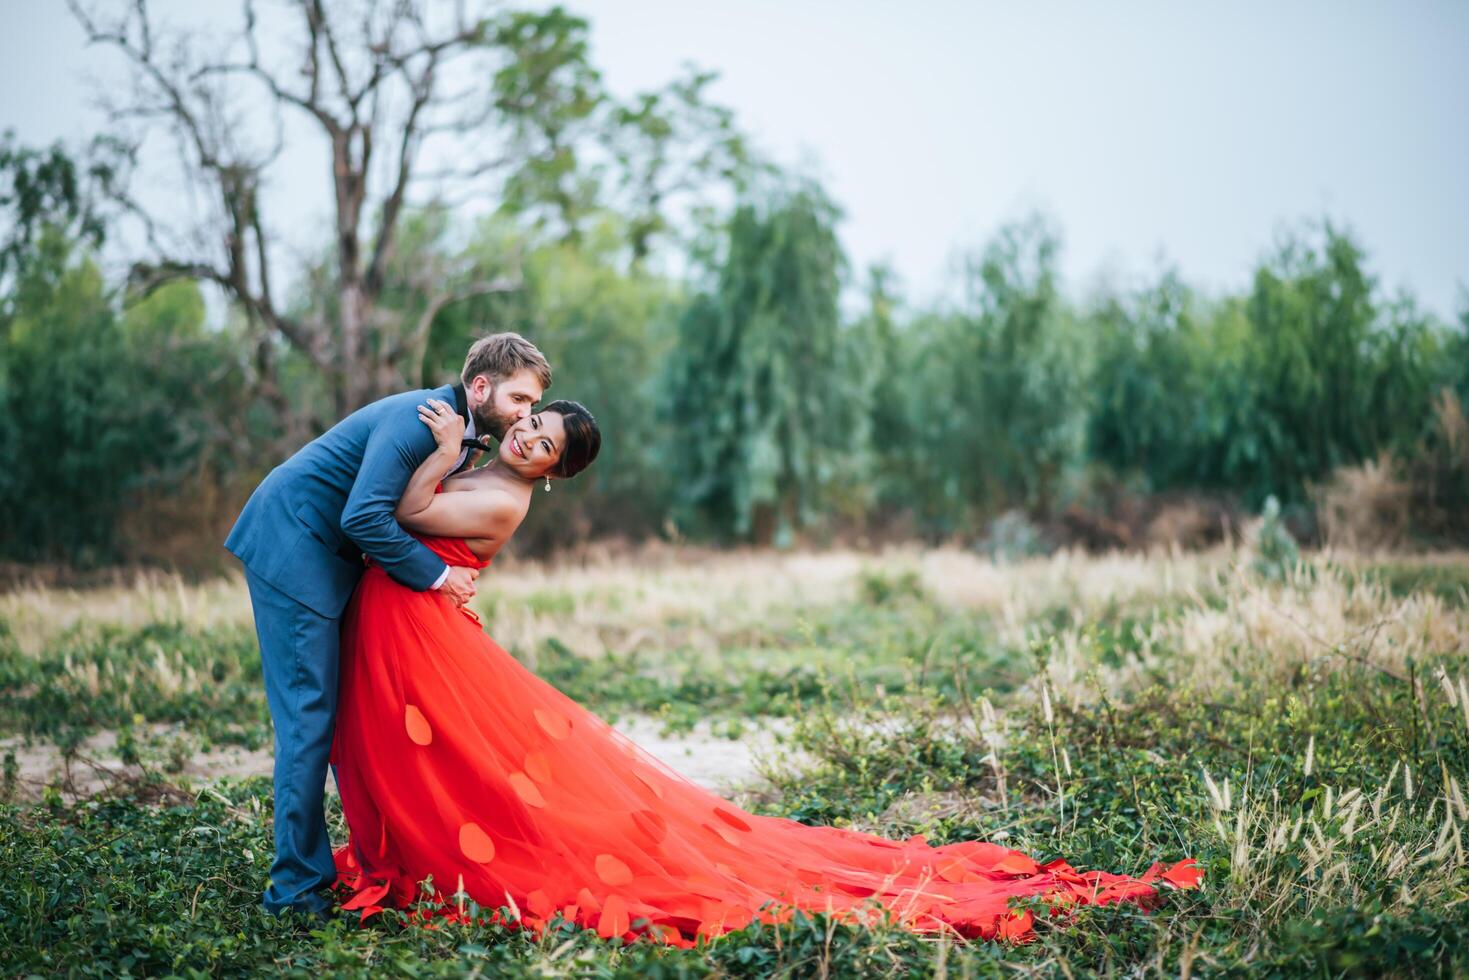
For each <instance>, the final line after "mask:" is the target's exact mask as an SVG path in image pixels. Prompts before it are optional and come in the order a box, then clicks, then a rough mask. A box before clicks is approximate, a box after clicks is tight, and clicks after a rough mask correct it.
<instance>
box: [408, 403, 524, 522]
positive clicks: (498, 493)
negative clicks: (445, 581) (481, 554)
mask: <svg viewBox="0 0 1469 980" xmlns="http://www.w3.org/2000/svg"><path fill="white" fill-rule="evenodd" d="M418 417H419V419H420V420H421V421H422V422H423V424H424V425H426V426H428V427H429V428H430V429H431V430H433V434H434V441H435V442H436V443H438V448H437V449H435V450H434V451H433V452H432V453H431V454H429V457H428V459H426V460H424V461H423V462H422V463H421V464H419V467H418V469H416V470H414V471H413V476H412V477H410V478H409V480H408V486H407V488H406V489H405V490H404V491H403V497H402V499H401V500H399V501H398V509H397V511H396V512H395V513H394V515H393V516H394V517H396V518H397V519H398V523H399V524H401V525H403V527H405V528H407V529H408V530H410V531H416V532H418V533H419V534H435V535H439V536H440V537H446V538H483V539H488V540H498V541H503V540H505V538H508V537H509V536H510V535H511V534H513V533H514V531H515V528H516V527H517V526H519V524H520V520H521V518H522V517H524V516H525V507H524V504H523V502H521V501H518V500H516V499H515V497H514V496H512V495H511V494H510V493H508V492H507V491H505V490H501V489H498V488H495V487H484V488H480V489H475V490H456V491H454V492H453V493H434V489H435V488H436V487H438V485H439V483H440V481H442V480H443V479H444V477H446V476H448V475H449V474H450V473H452V472H453V471H454V464H455V463H457V462H458V461H459V447H460V443H461V441H462V440H463V438H464V419H462V418H460V417H459V413H458V412H456V411H454V409H453V408H452V407H451V406H449V405H446V404H445V403H443V402H441V401H439V400H438V399H435V398H430V399H429V400H428V405H427V406H424V405H420V406H418Z"/></svg>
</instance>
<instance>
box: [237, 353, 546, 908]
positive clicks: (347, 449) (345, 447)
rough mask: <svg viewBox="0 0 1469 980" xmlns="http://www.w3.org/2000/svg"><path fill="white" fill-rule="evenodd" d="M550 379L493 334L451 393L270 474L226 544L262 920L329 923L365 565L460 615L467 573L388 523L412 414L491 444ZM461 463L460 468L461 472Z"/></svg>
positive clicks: (356, 422)
mask: <svg viewBox="0 0 1469 980" xmlns="http://www.w3.org/2000/svg"><path fill="white" fill-rule="evenodd" d="M550 384H551V369H550V367H549V366H548V365H547V363H546V359H545V357H544V356H542V354H541V352H540V351H539V350H537V349H536V347H535V345H534V344H532V343H530V341H528V340H526V339H525V338H523V337H521V336H520V335H518V334H513V333H501V334H493V335H491V336H488V337H485V338H483V339H481V340H479V341H478V342H476V343H475V344H474V346H473V347H471V348H470V349H469V354H468V356H467V357H466V358H465V361H464V370H463V372H462V373H461V383H460V384H454V385H444V386H443V387H441V388H435V389H429V390H421V391H408V392H403V393H402V394H397V395H390V396H388V397H387V398H383V399H381V400H380V401H376V402H373V403H372V404H371V405H367V406H366V407H364V408H361V409H358V410H357V411H356V412H353V413H352V414H351V415H349V416H347V417H346V418H345V419H343V420H342V421H341V422H338V423H337V424H336V425H335V426H333V427H332V428H331V429H330V430H328V431H327V432H326V433H325V434H323V435H322V436H320V437H318V438H317V439H315V440H313V441H312V442H310V443H308V444H307V445H306V446H304V447H303V448H302V449H301V450H300V451H299V452H297V453H296V454H295V455H294V456H292V457H291V458H290V459H288V460H286V461H285V462H284V463H282V464H281V465H279V466H277V467H276V468H275V469H274V470H272V471H271V472H270V475H268V476H267V477H266V478H265V480H264V481H263V482H262V483H261V484H260V486H259V487H257V488H256V490H255V492H254V493H253V494H252V495H251V496H250V500H249V501H248V502H247V503H246V504H245V509H244V510H243V511H241V512H240V517H239V519H238V520H237V521H236V522H235V526H234V528H233V529H232V530H231V531H230V534H229V537H228V538H227V539H226V540H225V547H226V548H228V549H229V550H230V552H231V553H233V554H234V555H235V556H236V557H237V558H239V559H240V561H242V562H244V564H245V582H246V584H247V585H248V586H249V589H250V604H251V607H252V608H253V609H254V613H255V632H256V635H257V636H258V637H259V639H260V660H261V666H262V668H263V670H264V674H265V696H266V701H267V702H268V704H269V705H270V717H271V720H272V721H273V722H274V724H275V848H276V853H275V862H274V863H273V864H272V865H271V868H270V882H269V884H268V886H267V887H266V889H265V894H264V897H263V904H264V906H265V908H266V909H267V910H268V911H270V912H272V913H276V914H279V913H281V912H283V911H285V910H286V909H291V908H294V909H297V910H299V911H301V912H303V913H305V914H307V915H312V916H317V917H326V916H329V915H330V911H331V902H330V900H329V899H328V898H327V897H325V896H323V895H320V894H318V892H319V891H320V890H321V889H323V888H325V887H327V886H330V885H331V884H332V883H333V882H334V881H335V880H336V868H335V866H334V865H333V863H332V849H331V841H330V839H329V837H328V835H327V829H326V817H325V813H324V799H323V795H324V792H325V787H326V770H327V763H328V760H329V756H330V754H331V746H332V733H333V729H334V726H335V723H336V715H337V675H338V654H339V651H338V646H339V637H340V627H341V618H342V612H343V611H344V610H345V609H346V606H347V600H348V599H350V598H351V597H352V591H353V589H355V588H356V586H357V580H358V578H359V577H360V576H361V574H362V568H363V562H362V557H363V555H364V554H365V555H366V556H367V557H368V558H371V559H372V560H373V561H374V562H375V563H376V564H378V565H380V566H381V567H382V568H383V570H384V571H386V572H387V573H388V574H389V575H391V576H392V577H393V578H394V579H396V580H397V581H398V582H401V583H402V584H403V585H406V586H408V587H409V588H412V589H417V590H419V591H425V590H428V589H437V590H439V591H441V592H443V593H444V594H445V595H446V596H447V597H448V598H449V599H450V600H451V601H453V602H455V603H457V604H459V605H463V604H464V603H466V602H468V601H469V600H470V599H471V598H473V596H474V579H475V576H476V575H477V574H478V572H477V570H475V569H470V568H462V567H452V568H451V567H449V566H447V565H445V564H444V562H443V561H442V560H440V559H439V557H438V556H437V555H435V554H434V553H433V552H432V551H430V550H429V549H428V548H426V547H425V546H424V545H423V544H422V543H420V542H419V541H417V540H416V539H414V538H413V537H411V536H410V535H409V534H408V533H407V532H406V531H404V530H403V529H402V528H401V527H399V526H398V523H397V522H396V521H395V520H394V519H393V511H394V510H395V509H396V508H397V505H398V499H399V498H400V497H401V496H402V495H403V489H404V487H406V486H407V485H408V478H409V477H410V476H412V475H413V471H414V470H415V469H417V468H418V466H419V464H420V463H422V462H423V461H424V460H425V459H426V458H428V456H429V454H430V453H432V452H433V451H434V445H435V444H434V437H433V433H432V432H430V431H429V429H428V427H427V426H425V425H424V424H423V423H422V422H420V421H419V420H418V410H417V406H418V405H420V404H422V403H423V402H424V399H426V398H439V399H442V400H443V401H446V402H451V403H452V404H455V405H457V406H458V408H459V413H460V414H461V415H463V416H464V418H465V436H466V437H468V438H470V439H477V438H478V437H482V436H485V435H489V436H493V437H494V438H496V439H499V438H501V437H502V436H503V435H504V434H505V430H506V429H507V428H509V427H510V426H511V425H513V424H514V423H515V422H517V421H519V420H520V419H523V418H525V417H526V416H527V415H529V414H530V413H531V409H532V408H533V406H534V405H535V403H536V402H537V401H539V400H540V398H541V394H542V392H544V390H545V389H546V388H548V387H550ZM468 462H469V460H468V457H467V450H466V455H465V456H461V459H460V466H461V467H463V466H464V465H466V464H467V463H468Z"/></svg>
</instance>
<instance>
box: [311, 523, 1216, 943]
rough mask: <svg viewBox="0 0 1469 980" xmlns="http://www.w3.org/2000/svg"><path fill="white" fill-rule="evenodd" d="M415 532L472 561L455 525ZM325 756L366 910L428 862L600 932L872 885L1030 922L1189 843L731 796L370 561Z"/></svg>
mask: <svg viewBox="0 0 1469 980" xmlns="http://www.w3.org/2000/svg"><path fill="white" fill-rule="evenodd" d="M424 543H425V544H427V545H428V546H429V547H430V548H432V549H433V550H434V551H435V552H436V553H437V554H438V555H440V556H441V557H442V558H443V559H444V560H445V561H446V562H448V563H450V564H455V565H471V566H479V567H482V566H483V565H485V564H487V563H486V562H481V561H479V560H478V559H477V558H475V557H474V555H473V554H472V553H471V552H470V551H469V549H468V547H466V546H465V544H464V542H462V541H459V540H450V539H444V538H426V539H424ZM332 760H333V761H334V762H335V763H336V767H337V768H336V775H337V784H338V786H339V787H340V790H341V796H342V809H343V810H344V811H345V814H346V819H347V825H348V827H349V830H350V839H349V841H348V843H347V844H346V845H345V846H344V847H342V848H340V849H339V850H338V851H337V852H336V863H337V870H338V872H339V887H340V888H341V889H343V890H344V891H345V892H346V893H347V894H346V896H345V901H344V902H343V907H344V908H347V909H361V910H362V913H363V917H364V918H365V917H366V916H367V915H369V914H371V913H372V912H374V911H377V910H379V909H380V908H382V907H384V906H389V905H391V906H396V907H403V906H405V905H407V904H409V903H410V902H412V901H415V900H416V899H418V898H419V897H421V896H420V895H419V887H418V883H419V882H420V881H422V880H423V879H425V878H427V877H428V876H430V875H432V876H433V888H434V892H435V897H436V898H437V899H438V900H439V901H441V902H444V903H445V905H444V910H445V913H446V914H450V915H452V914H454V905H453V901H452V898H451V896H453V895H454V893H455V892H456V890H458V889H459V888H460V882H461V880H462V883H463V884H462V888H463V891H464V892H465V893H467V895H468V896H469V897H470V898H472V899H473V900H474V901H476V902H478V903H479V904H480V905H481V906H485V907H488V908H492V909H493V908H496V907H499V906H502V905H505V906H510V905H512V903H513V906H514V907H515V908H517V909H518V910H519V912H520V915H521V921H522V923H523V924H524V925H527V926H529V927H531V928H534V929H539V928H540V927H541V926H543V925H544V924H545V923H546V922H548V921H549V920H550V919H551V918H552V917H553V916H554V915H555V914H556V913H558V912H559V913H560V914H561V915H562V916H563V917H564V918H566V919H568V920H570V921H574V922H577V923H580V924H582V925H585V926H587V927H589V928H594V929H596V930H597V931H598V932H599V933H600V934H601V935H603V936H607V937H611V936H623V937H625V938H633V937H635V936H638V935H644V936H648V937H651V938H653V939H656V940H658V941H661V942H669V943H676V944H680V945H687V944H690V943H691V942H693V941H695V940H697V939H698V938H699V937H701V936H713V935H718V934H720V933H723V932H726V931H728V930H731V929H738V928H741V927H743V926H745V925H747V924H748V923H749V922H750V921H751V919H752V918H755V917H759V918H761V919H763V920H765V921H779V920H783V919H784V918H785V917H788V916H789V915H790V914H791V911H792V909H793V908H794V907H800V908H803V909H807V910H811V911H821V912H831V913H834V914H838V915H849V916H851V917H853V918H854V919H857V920H859V921H861V920H862V917H864V916H868V915H871V914H873V913H874V910H873V907H872V906H873V902H874V900H875V903H876V904H880V905H881V906H882V907H883V908H885V909H886V910H887V911H888V912H890V913H891V914H893V915H894V916H896V917H897V918H898V919H899V920H900V921H902V922H903V923H905V924H906V925H908V926H909V927H910V928H912V929H914V930H917V931H936V930H942V929H953V930H954V931H956V932H958V933H960V934H962V935H964V936H969V937H985V938H995V937H999V938H1004V939H1009V940H1012V941H1013V940H1024V939H1026V938H1028V937H1029V935H1030V931H1031V918H1030V914H1029V913H1028V912H1024V911H1019V912H1017V911H1013V910H1011V909H1010V907H1009V903H1010V900H1011V899H1014V898H1024V897H1029V896H1041V897H1042V898H1043V899H1044V900H1046V901H1048V902H1050V903H1052V904H1053V905H1059V906H1064V905H1067V904H1070V903H1107V902H1117V901H1132V902H1143V903H1146V902H1147V901H1148V900H1149V899H1150V898H1152V897H1153V896H1154V895H1155V893H1156V890H1157V889H1158V888H1159V887H1161V886H1164V885H1165V884H1166V885H1168V886H1172V887H1192V886H1194V885H1196V884H1197V883H1198V880H1199V871H1198V870H1197V869H1196V868H1195V866H1194V864H1193V862H1192V861H1182V862H1179V863H1178V864H1176V865H1174V866H1172V867H1171V868H1167V869H1164V868H1162V867H1160V866H1158V865H1154V866H1153V868H1151V869H1150V870H1149V871H1148V872H1147V873H1146V874H1144V875H1143V876H1142V877H1140V878H1129V877H1123V876H1119V875H1111V874H1105V873H1102V872H1097V871H1087V872H1078V871H1076V870H1074V869H1072V867H1071V866H1070V865H1068V864H1066V862H1064V861H1052V862H1051V863H1049V864H1045V865H1038V864H1036V862H1034V861H1033V860H1031V859H1030V858H1029V857H1027V856H1026V855H1024V854H1021V853H1020V852H1018V851H1013V850H1010V849H1009V848H1006V847H1001V846H999V845H996V844H987V843H983V842H980V841H972V842H964V843H958V844H949V845H946V846H943V847H933V846H931V845H929V844H928V843H926V842H925V841H924V839H923V837H922V836H914V837H910V838H909V839H907V840H886V839H884V838H881V837H877V836H874V835H871V834H863V833H856V832H853V831H849V830H841V829H837V828H833V827H807V826H804V825H802V824H799V823H796V822H795V821H793V820H785V819H781V818H777V817H762V816H756V815H754V814H752V813H747V812H745V811H744V810H741V809H740V808H738V807H736V806H735V805H734V804H732V803H729V802H728V801H726V800H723V799H721V798H720V797H718V796H716V795H715V794H713V793H710V792H708V791H707V790H704V789H702V788H701V787H699V786H696V785H694V784H693V783H691V782H689V781H688V780H687V779H684V778H683V777H681V776H680V775H678V773H676V772H673V771H671V770H669V769H668V768H666V767H665V766H664V765H662V764H661V763H660V762H658V761H657V760H655V759H654V758H652V757H651V756H649V755H647V754H646V753H644V752H643V751H642V750H640V749H639V748H638V747H637V746H636V745H635V744H633V743H632V742H631V741H630V740H629V739H628V738H626V737H625V736H623V735H622V734H620V733H619V732H617V731H615V730H614V729H613V728H611V726H609V725H608V724H607V723H606V722H604V721H602V720H601V719H600V718H598V717H596V716H595V715H593V714H591V713H590V712H589V711H587V710H585V709H584V708H582V707H580V706H579V705H578V704H577V703H576V702H574V701H572V700H571V699H570V698H568V697H566V696H565V695H563V694H562V693H561V692H559V691H557V690H556V689H555V688H553V687H552V686H551V685H549V684H547V683H546V682H545V681H543V680H541V679H540V678H538V677H536V676H535V675H534V674H532V673H531V672H530V671H528V670H526V669H525V668H524V667H523V666H521V664H520V663H519V662H518V661H516V660H515V658H513V657H511V656H510V655H509V654H508V653H506V652H505V651H504V650H502V649H501V648H500V647H499V646H498V645H497V644H496V643H495V641H494V640H492V639H490V637H489V636H487V635H486V634H485V633H484V631H483V630H482V629H481V626H480V623H479V621H478V620H477V619H475V618H473V616H472V614H470V613H466V612H462V611H460V610H458V609H456V608H455V607H454V605H453V604H452V603H451V602H450V601H449V600H448V599H447V598H445V597H443V596H441V595H439V594H438V593H437V592H415V591H413V590H412V589H408V588H405V587H403V586H401V585H399V584H397V583H396V582H394V581H393V580H392V579H390V578H389V577H388V576H387V575H386V574H385V573H384V572H383V571H382V570H381V569H379V568H376V567H370V568H369V569H368V570H367V572H366V573H365V574H364V575H363V577H362V582H361V584H360V585H359V586H358V588H357V592H356V595H355V596H354V597H353V599H352V602H351V605H350V606H349V607H348V609H347V614H346V619H345V621H344V622H343V627H342V671H341V694H340V707H339V709H338V715H337V729H336V738H335V741H334V743H333V746H332Z"/></svg>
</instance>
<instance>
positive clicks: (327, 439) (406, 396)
mask: <svg viewBox="0 0 1469 980" xmlns="http://www.w3.org/2000/svg"><path fill="white" fill-rule="evenodd" d="M456 394H457V392H456V391H455V390H454V387H453V386H451V385H445V386H444V387H442V388H435V389H433V390H423V391H407V392H403V393H401V394H397V395H389V396H388V397H387V398H383V399H380V400H379V401H375V402H373V403H372V404H371V405H367V406H364V407H363V408H360V409H358V410H357V411H355V412H353V413H352V414H351V415H349V416H347V417H346V418H345V419H343V420H342V421H340V422H338V423H337V424H336V425H334V426H332V428H331V429H329V430H327V431H326V432H325V433H323V434H322V435H320V436H318V437H317V438H316V439H314V440H312V441H311V442H309V443H307V444H306V445H305V446H303V447H302V448H301V449H300V450H299V451H298V452H297V453H296V454H295V455H294V456H292V457H291V458H290V459H288V460H286V461H285V462H284V463H282V464H281V465H279V466H277V467H276V468H275V469H273V470H271V472H270V475H269V476H267V477H266V478H265V480H264V481H263V482H262V483H261V484H260V486H258V487H256V488H255V492H254V493H253V494H251V495H250V500H249V501H248V502H247V503H246V504H245V509H244V510H242V511H241V512H240V516H239V518H238V519H237V520H236V521H235V526H234V527H233V528H232V529H231V530H230V534H229V537H228V538H226V539H225V542H224V546H225V547H226V548H228V549H229V550H230V552H231V553H233V554H234V555H235V556H236V557H237V558H239V559H240V561H242V562H244V563H245V567H246V568H248V569H250V571H252V572H254V573H255V574H256V575H258V576H260V577H261V578H263V579H264V580H265V581H267V582H269V583H270V584H271V585H273V586H275V587H276V588H277V589H279V590H280V591H282V592H284V593H285V594H286V595H288V596H291V597H293V598H295V599H296V600H297V601H299V602H301V603H302V604H303V605H306V606H308V607H310V608H311V609H313V610H315V611H316V612H318V613H320V614H321V615H323V616H327V617H329V618H333V619H335V618H336V617H338V616H340V615H341V614H342V610H343V609H344V608H346V605H347V600H348V599H350V598H351V597H352V590H353V589H354V588H356V587H357V579H358V578H359V577H360V576H361V575H362V567H363V566H362V561H361V558H360V555H361V554H362V553H364V552H365V553H366V554H367V556H368V557H370V558H371V559H372V560H373V562H375V563H376V564H378V565H380V566H382V568H383V569H384V570H385V571H386V572H387V573H388V574H389V575H391V576H392V577H393V578H394V579H396V580H397V581H399V582H401V583H402V584H404V585H406V586H408V587H409V588H411V589H417V590H419V591H423V590H425V589H429V588H432V587H433V584H434V583H435V582H436V581H438V578H439V576H440V575H441V574H443V571H444V562H443V561H442V560H441V559H440V558H439V557H438V556H437V555H435V554H434V553H433V552H432V551H429V550H428V548H426V547H424V545H423V544H422V543H421V542H419V541H418V540H416V539H415V538H413V537H411V536H410V535H409V534H408V532H406V531H404V530H403V528H402V527H400V526H399V525H398V522H397V521H396V520H394V518H393V511H394V510H396V509H397V506H398V500H399V498H400V497H402V496H403V489H404V488H405V487H406V486H407V485H408V478H409V477H410V476H412V475H413V471H414V470H415V469H417V468H418V465H419V464H420V463H422V462H423V461H424V460H425V459H427V458H428V457H429V454H430V453H432V452H433V451H434V437H433V433H432V432H430V431H429V428H428V426H426V425H424V424H423V423H422V422H420V421H419V420H418V411H417V406H418V405H419V404H420V403H421V402H423V400H424V399H425V398H428V397H434V398H441V399H443V400H444V401H446V402H448V403H449V404H451V405H453V404H456V402H457V403H458V405H459V409H460V412H461V414H463V412H464V405H463V402H462V400H461V399H462V396H459V397H458V398H456ZM354 559H355V560H354Z"/></svg>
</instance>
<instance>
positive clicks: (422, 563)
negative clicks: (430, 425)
mask: <svg viewBox="0 0 1469 980" xmlns="http://www.w3.org/2000/svg"><path fill="white" fill-rule="evenodd" d="M395 421H396V420H395ZM410 426H411V427H412V428H409V427H410ZM423 431H425V430H423V427H422V425H421V424H420V423H419V421H418V419H417V417H416V416H413V415H409V416H408V417H407V418H406V419H404V420H403V422H402V424H393V423H387V424H383V425H379V426H375V427H374V428H373V431H372V434H371V435H369V436H368V438H367V447H366V449H365V450H364V452H363V454H362V466H361V468H360V469H358V471H357V479H356V481H355V482H354V483H353V484H352V490H351V492H350V493H349V494H348V495H347V506H346V507H344V508H343V509H342V533H343V534H345V535H347V537H349V538H351V539H352V540H353V541H354V542H355V543H356V544H357V546H358V547H360V548H361V549H362V550H363V551H365V552H366V553H367V556H368V557H369V558H371V559H372V560H373V561H374V562H376V563H377V564H379V565H381V566H382V568H383V570H384V571H386V572H387V573H388V574H389V575H391V576H392V577H393V578H394V579H396V580H397V581H399V582H401V583H402V584H404V585H406V586H408V587H409V588H410V589H415V590H417V591H419V592H423V591H426V590H428V589H432V588H436V587H437V586H438V585H440V584H442V582H443V581H444V578H445V576H446V575H447V574H448V570H449V569H448V566H447V565H445V564H444V562H443V561H442V560H441V559H440V558H439V557H438V556H437V555H435V554H434V553H433V552H432V551H430V550H429V549H428V548H427V547H426V546H425V545H424V544H423V543H422V542H421V541H417V540H415V539H414V538H413V537H412V536H410V535H409V534H408V532H407V531H405V530H403V528H401V527H400V526H399V525H398V522H397V521H396V520H394V519H393V511H394V509H395V508H396V507H397V506H398V498H400V497H401V496H402V495H403V488H404V487H406V486H407V485H408V479H409V477H411V476H412V475H413V471H414V470H415V469H416V468H417V467H418V459H417V455H418V454H417V453H415V451H414V446H413V438H414V436H416V435H418V434H419V433H420V432H423Z"/></svg>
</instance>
